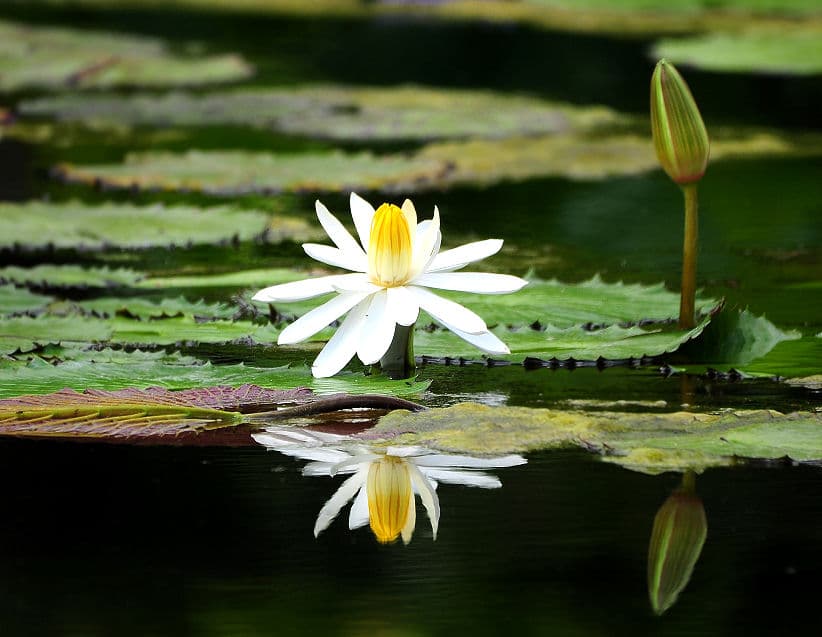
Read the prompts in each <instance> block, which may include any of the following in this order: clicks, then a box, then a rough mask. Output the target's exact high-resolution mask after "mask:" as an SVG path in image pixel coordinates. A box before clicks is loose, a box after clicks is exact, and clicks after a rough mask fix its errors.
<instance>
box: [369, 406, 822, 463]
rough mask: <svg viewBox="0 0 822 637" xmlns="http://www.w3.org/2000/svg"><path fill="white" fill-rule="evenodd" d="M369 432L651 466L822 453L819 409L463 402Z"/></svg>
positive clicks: (390, 418) (457, 446)
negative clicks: (594, 455)
mask: <svg viewBox="0 0 822 637" xmlns="http://www.w3.org/2000/svg"><path fill="white" fill-rule="evenodd" d="M366 435H367V437H368V438H369V439H372V440H381V441H385V442H390V444H413V445H416V444H419V445H423V446H426V447H429V448H434V449H437V450H440V451H444V452H450V453H467V454H489V455H499V454H506V453H522V452H527V451H535V450H539V449H553V448H563V447H580V448H582V449H585V450H588V451H595V452H598V453H601V454H603V455H605V456H606V457H607V459H608V460H611V461H613V462H617V463H620V464H625V465H626V466H628V467H629V468H631V469H635V470H641V471H645V472H648V473H659V472H661V471H672V470H675V471H684V470H688V469H691V470H702V469H704V468H706V467H710V466H721V465H727V464H730V463H732V462H734V461H735V460H737V459H739V458H756V459H765V460H773V459H780V458H783V457H785V456H788V457H790V458H793V459H794V460H798V461H815V460H819V459H822V414H819V413H811V412H796V413H792V414H781V413H779V412H775V411H769V410H742V411H729V412H723V413H715V414H702V413H690V412H675V413H650V414H649V413H644V414H643V413H622V412H603V411H597V412H586V411H563V410H552V409H528V408H524V407H488V406H485V405H478V404H472V403H461V404H458V405H454V406H453V407H447V408H444V409H429V410H427V411H425V412H422V413H419V414H412V413H410V412H406V411H402V410H400V411H395V412H392V413H390V414H388V415H386V416H384V417H383V418H382V419H381V420H380V422H379V424H378V425H377V426H376V427H375V428H374V429H372V430H371V431H369V432H368V433H367V434H366Z"/></svg>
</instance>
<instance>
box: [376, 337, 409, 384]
mask: <svg viewBox="0 0 822 637" xmlns="http://www.w3.org/2000/svg"><path fill="white" fill-rule="evenodd" d="M380 368H381V369H382V371H383V373H384V374H385V375H386V376H388V377H389V378H390V379H392V380H400V379H403V378H410V377H411V376H412V375H413V373H414V370H415V369H416V363H415V361H414V326H413V325H409V326H407V327H406V326H404V325H397V326H396V327H395V328H394V340H392V341H391V345H390V346H389V348H388V351H387V352H386V353H385V355H384V356H383V357H382V358H381V359H380Z"/></svg>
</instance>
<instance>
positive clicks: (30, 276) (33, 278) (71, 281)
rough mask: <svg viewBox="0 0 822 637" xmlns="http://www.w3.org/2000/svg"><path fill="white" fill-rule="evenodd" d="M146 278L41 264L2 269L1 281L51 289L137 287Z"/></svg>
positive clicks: (118, 270)
mask: <svg viewBox="0 0 822 637" xmlns="http://www.w3.org/2000/svg"><path fill="white" fill-rule="evenodd" d="M0 223H2V221H0ZM143 277H144V275H143V274H141V273H140V272H136V271H134V270H131V269H128V268H116V269H112V268H108V267H105V266H103V267H90V268H86V267H83V266H80V265H73V264H65V265H51V264H41V265H36V266H34V267H31V268H22V267H20V266H16V265H9V266H6V267H4V268H0V282H11V283H16V284H18V285H26V286H29V287H38V288H49V289H53V288H114V287H134V286H136V285H137V283H138V282H139V281H140V280H141V279H143Z"/></svg>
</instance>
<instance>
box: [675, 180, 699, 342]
mask: <svg viewBox="0 0 822 637" xmlns="http://www.w3.org/2000/svg"><path fill="white" fill-rule="evenodd" d="M682 193H683V195H685V240H684V243H683V246H682V296H681V297H680V300H679V327H680V328H681V329H683V330H689V329H691V328H693V327H694V325H696V320H695V307H696V242H697V234H698V225H699V222H698V213H697V209H698V202H697V194H696V184H695V183H693V184H687V185H685V186H682Z"/></svg>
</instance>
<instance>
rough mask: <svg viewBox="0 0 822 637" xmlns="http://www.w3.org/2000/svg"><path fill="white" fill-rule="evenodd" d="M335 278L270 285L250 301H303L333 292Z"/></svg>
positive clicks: (318, 278)
mask: <svg viewBox="0 0 822 637" xmlns="http://www.w3.org/2000/svg"><path fill="white" fill-rule="evenodd" d="M337 276H339V275H332V276H321V277H317V278H316V279H303V280H302V281H293V282H291V283H281V284H280V285H272V286H271V287H268V288H263V289H262V290H260V291H259V292H257V293H256V294H255V295H254V296H253V297H252V299H253V300H254V301H261V302H263V303H272V302H274V301H283V302H289V301H304V300H305V299H311V298H314V297H315V296H320V295H321V294H328V293H329V292H333V291H334V285H333V283H334V279H336V278H337Z"/></svg>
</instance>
